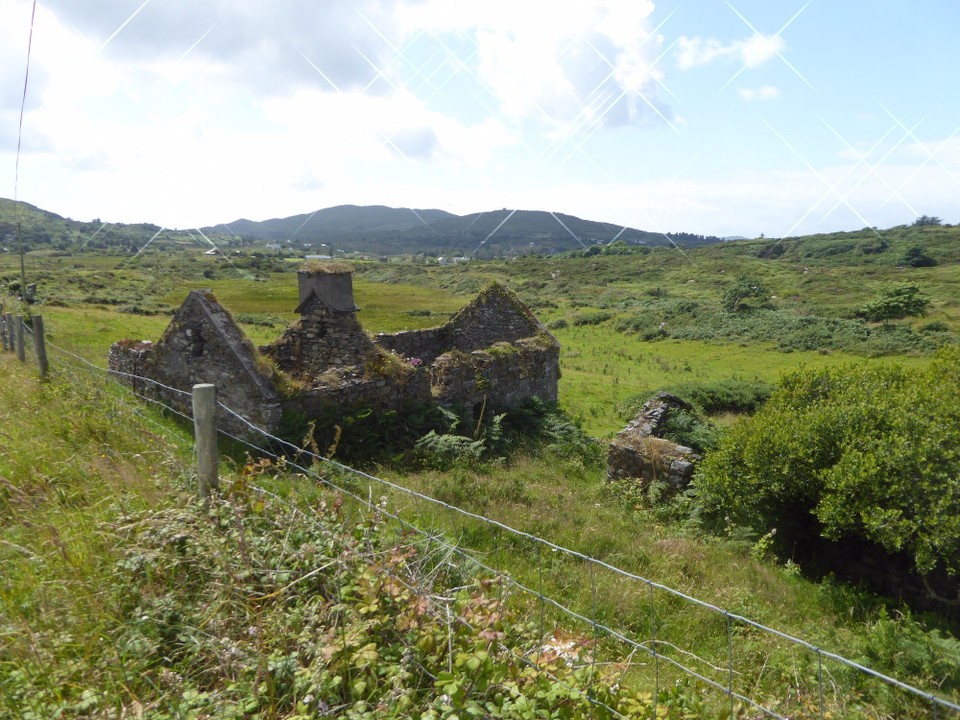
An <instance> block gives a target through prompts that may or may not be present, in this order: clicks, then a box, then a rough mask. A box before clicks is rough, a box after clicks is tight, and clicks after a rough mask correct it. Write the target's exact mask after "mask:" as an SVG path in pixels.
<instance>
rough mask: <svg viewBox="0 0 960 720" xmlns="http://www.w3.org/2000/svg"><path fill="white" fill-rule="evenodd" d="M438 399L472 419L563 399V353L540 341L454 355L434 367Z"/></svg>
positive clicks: (450, 353)
mask: <svg viewBox="0 0 960 720" xmlns="http://www.w3.org/2000/svg"><path fill="white" fill-rule="evenodd" d="M430 371H431V377H432V392H433V397H434V399H435V401H436V402H437V403H439V404H441V405H443V406H445V407H448V408H450V409H451V410H453V411H454V412H456V413H458V414H460V415H464V416H467V417H470V416H474V417H477V416H479V413H480V412H481V411H482V410H489V411H497V410H505V409H509V408H511V407H517V406H519V405H520V404H522V403H523V402H524V401H525V400H527V399H529V398H531V397H538V398H540V399H541V400H543V401H544V402H548V403H554V402H556V401H557V382H558V380H559V378H560V350H559V348H558V347H554V346H547V347H543V346H539V345H538V344H537V343H536V341H534V340H529V339H528V340H521V341H519V342H518V343H515V344H513V345H511V344H509V343H503V344H495V345H493V346H491V348H489V349H488V350H476V351H474V352H471V353H463V352H460V351H451V352H449V353H445V354H444V355H441V356H440V357H439V358H437V360H436V362H435V363H433V365H432V366H431V369H430Z"/></svg>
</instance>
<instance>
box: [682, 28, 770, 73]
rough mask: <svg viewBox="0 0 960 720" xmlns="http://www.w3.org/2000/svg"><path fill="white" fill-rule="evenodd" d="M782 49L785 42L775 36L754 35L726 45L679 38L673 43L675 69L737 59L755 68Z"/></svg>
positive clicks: (712, 41) (687, 68) (746, 65)
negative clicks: (675, 49) (675, 45)
mask: <svg viewBox="0 0 960 720" xmlns="http://www.w3.org/2000/svg"><path fill="white" fill-rule="evenodd" d="M785 48H786V43H785V42H784V40H783V38H782V37H780V36H779V35H759V34H755V35H753V36H751V37H749V38H747V39H746V40H736V41H734V42H732V43H729V44H726V45H725V44H723V43H722V42H721V41H720V40H717V39H715V38H707V39H704V38H700V37H693V38H689V37H686V36H681V37H680V38H679V39H678V40H677V67H678V68H680V69H681V70H689V69H691V68H694V67H699V66H702V65H709V64H710V63H713V62H715V61H718V60H739V61H740V63H741V64H743V65H744V66H745V67H747V68H755V67H759V66H760V65H763V64H764V63H765V62H767V60H770V59H771V58H773V57H776V55H777V54H778V53H780V52H783V50H784V49H785Z"/></svg>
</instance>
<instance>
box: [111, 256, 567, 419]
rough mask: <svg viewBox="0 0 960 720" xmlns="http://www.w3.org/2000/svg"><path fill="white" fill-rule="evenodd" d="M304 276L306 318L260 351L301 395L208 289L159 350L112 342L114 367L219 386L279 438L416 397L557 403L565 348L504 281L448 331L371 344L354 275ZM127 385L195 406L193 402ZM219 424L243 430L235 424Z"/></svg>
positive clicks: (483, 405) (462, 410)
mask: <svg viewBox="0 0 960 720" xmlns="http://www.w3.org/2000/svg"><path fill="white" fill-rule="evenodd" d="M299 281H300V287H299V296H300V304H299V305H298V307H297V311H298V312H299V313H300V316H301V317H300V320H298V321H297V322H296V323H295V324H293V325H291V326H290V327H289V328H287V330H286V331H285V332H284V333H283V335H282V336H281V337H280V338H279V339H278V340H277V341H276V342H275V343H273V344H271V345H268V346H265V347H263V348H261V351H262V352H263V354H264V356H265V359H266V360H268V361H270V362H272V363H274V364H275V365H276V367H277V369H278V370H280V371H282V372H283V373H284V374H285V375H286V377H287V378H288V379H289V380H290V381H291V382H290V383H289V385H290V388H289V390H290V391H291V392H293V394H292V395H289V396H288V397H286V398H282V397H281V393H280V391H279V387H278V385H277V381H276V379H275V378H274V374H273V370H272V368H271V366H270V365H269V364H268V363H267V362H264V360H263V359H261V358H260V357H259V356H258V353H257V351H256V350H255V349H254V348H253V346H252V345H251V344H250V342H249V341H248V340H247V339H246V337H245V336H244V335H243V333H242V332H241V331H240V329H239V328H238V327H237V326H236V325H235V324H234V322H233V320H232V318H230V315H229V313H227V311H226V310H225V309H224V308H223V307H222V306H221V305H220V304H219V303H218V302H217V301H216V299H215V298H214V297H213V296H212V295H211V294H210V293H209V291H193V292H191V293H190V294H189V295H188V296H187V299H186V300H185V301H184V303H183V305H181V307H180V308H179V309H178V310H177V312H176V314H175V315H174V317H173V319H172V320H171V322H170V324H169V325H168V327H167V329H166V330H165V331H164V333H163V336H162V337H161V338H160V340H159V341H158V342H157V344H156V345H154V346H150V345H149V344H143V343H137V342H134V341H123V342H121V343H118V344H117V345H115V346H114V348H113V349H111V352H110V358H109V363H110V367H111V369H112V370H114V371H115V372H117V373H128V374H130V375H143V376H147V377H150V378H152V379H154V380H156V381H157V382H159V383H162V384H164V385H169V386H171V387H173V388H178V389H182V390H186V391H189V390H190V388H191V387H192V386H193V384H195V383H200V382H205V383H213V384H215V385H216V386H217V388H218V391H219V393H220V398H221V400H222V401H223V403H224V404H226V405H228V406H229V407H231V408H233V409H234V410H235V411H237V412H238V413H239V414H241V415H243V416H245V417H247V418H249V419H250V420H251V422H253V423H254V424H256V425H259V426H260V427H262V428H263V429H265V430H267V431H268V432H271V433H275V431H276V430H277V428H279V426H280V424H281V419H282V417H283V415H284V414H285V413H286V414H289V415H290V416H291V419H292V417H293V416H294V415H299V416H302V417H305V418H307V419H309V418H319V417H321V416H327V415H329V412H330V411H331V410H333V411H336V410H337V409H341V410H343V409H345V408H363V407H368V408H372V409H374V410H389V409H400V408H401V407H402V406H403V405H404V404H405V403H407V401H411V400H412V401H419V402H424V403H436V404H440V405H443V406H446V407H448V408H451V409H453V410H454V411H456V412H457V413H459V414H461V415H467V416H469V415H470V414H471V413H472V414H475V415H476V414H479V413H480V412H483V411H484V409H489V410H490V411H491V412H492V411H500V410H505V409H509V408H512V407H517V406H519V405H520V404H522V403H523V402H524V401H525V400H527V399H529V398H531V397H539V398H540V399H542V400H544V401H545V402H549V403H552V402H556V400H557V383H558V381H559V377H560V346H559V343H557V341H556V339H555V338H554V337H553V336H552V335H550V333H549V332H547V331H546V329H545V328H544V327H543V326H542V325H541V324H540V323H539V322H538V321H537V319H536V318H535V317H534V316H533V314H532V313H531V312H530V311H529V310H528V309H527V308H526V306H524V305H523V303H521V302H520V301H519V300H518V299H517V297H516V295H514V294H513V293H512V292H510V291H509V290H507V289H506V288H504V287H503V286H501V285H499V284H494V285H491V286H490V287H488V288H487V289H486V290H484V291H483V292H482V293H480V295H478V297H477V298H476V299H475V300H474V301H472V302H471V303H469V304H467V305H466V306H465V307H464V308H463V309H461V310H460V311H459V312H458V313H456V314H455V315H454V316H453V317H452V318H451V319H450V320H449V321H448V322H446V323H444V324H443V325H441V326H440V327H437V328H431V329H427V330H415V331H412V332H405V333H395V334H390V335H379V336H378V337H377V339H376V341H374V340H373V339H371V338H370V336H368V335H367V333H366V332H365V331H364V330H363V328H362V327H361V325H360V323H359V322H358V320H357V317H356V313H355V310H356V306H355V305H354V304H353V299H352V298H353V295H352V281H351V276H350V273H349V271H348V270H343V269H342V268H341V267H340V266H336V267H335V268H331V267H328V266H324V268H320V269H317V268H313V269H311V270H309V271H304V272H301V273H300V274H299ZM130 384H131V385H134V387H135V389H136V390H137V391H138V392H140V393H141V394H144V395H149V394H153V396H155V397H158V398H162V399H163V400H164V401H165V402H168V403H171V404H173V405H174V406H175V407H181V408H184V407H186V408H187V409H189V397H184V396H182V395H180V394H179V393H176V392H173V393H171V392H169V391H165V390H163V389H162V388H160V389H158V388H156V387H153V388H150V387H147V386H146V385H143V386H142V387H137V386H136V384H135V381H131V382H130ZM294 388H300V389H299V390H295V389H294ZM220 421H221V422H222V426H223V427H225V428H228V429H230V430H232V431H233V432H242V431H244V427H243V426H242V425H238V421H237V420H236V418H233V417H229V416H227V417H223V418H220ZM243 434H244V435H245V436H246V437H250V434H249V433H246V432H243Z"/></svg>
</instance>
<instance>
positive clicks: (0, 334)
mask: <svg viewBox="0 0 960 720" xmlns="http://www.w3.org/2000/svg"><path fill="white" fill-rule="evenodd" d="M0 339H2V340H3V351H4V352H6V351H7V316H6V315H5V314H4V312H3V310H2V309H0Z"/></svg>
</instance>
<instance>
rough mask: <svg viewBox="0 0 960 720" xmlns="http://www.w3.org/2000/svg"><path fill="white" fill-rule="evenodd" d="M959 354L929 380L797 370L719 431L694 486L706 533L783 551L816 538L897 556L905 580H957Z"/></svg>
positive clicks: (947, 352)
mask: <svg viewBox="0 0 960 720" xmlns="http://www.w3.org/2000/svg"><path fill="white" fill-rule="evenodd" d="M958 447H960V350H958V349H957V348H950V349H944V350H942V351H941V353H940V354H939V355H938V356H937V358H936V359H935V361H934V362H933V363H931V365H930V366H929V367H928V368H924V369H921V370H909V371H908V370H906V369H904V368H903V367H901V366H897V365H865V364H859V365H851V366H846V367H835V368H830V369H823V370H799V371H796V372H794V373H792V374H790V375H787V376H785V377H784V379H783V381H782V383H781V386H780V388H779V389H778V390H777V391H776V392H775V393H774V394H773V396H772V397H771V399H770V401H769V402H768V403H767V404H766V405H765V406H764V407H763V408H762V409H761V410H760V411H759V412H758V413H757V414H756V415H755V416H754V417H753V418H750V419H745V420H742V421H741V422H739V423H738V424H737V425H736V426H734V427H733V428H732V429H731V430H730V431H728V432H727V433H726V434H725V435H724V438H723V440H722V442H721V444H720V446H719V448H718V449H717V450H716V451H714V452H713V453H711V454H709V455H708V456H707V458H706V459H705V461H704V463H703V465H702V466H701V468H700V470H699V472H698V474H697V477H696V480H695V485H696V488H697V491H698V492H699V494H700V498H701V502H702V503H703V509H704V513H705V517H707V518H712V522H713V524H714V526H715V527H718V526H720V525H721V524H723V523H729V522H734V523H736V524H742V525H745V526H748V527H752V528H754V529H755V530H756V531H757V532H758V533H761V534H762V533H765V532H767V531H769V530H770V529H771V528H774V527H775V528H778V530H780V533H779V534H778V536H777V537H778V541H779V542H780V544H781V547H790V546H791V545H792V544H793V543H801V542H804V541H805V540H806V539H809V538H810V537H813V536H816V535H820V536H822V537H824V538H828V539H831V540H841V539H844V538H860V539H862V540H866V541H868V542H870V543H874V544H876V545H878V546H880V547H882V548H883V549H884V550H885V551H887V552H888V553H891V554H892V553H898V552H904V553H907V554H908V555H909V557H911V558H912V561H913V565H914V567H915V569H916V570H917V571H918V572H920V573H928V572H930V571H932V570H933V569H934V568H935V567H937V566H938V565H942V566H945V567H946V569H947V570H948V571H949V572H951V573H954V572H957V571H960V485H958V483H957V480H956V478H957V477H958V476H960V454H958V452H957V448H958Z"/></svg>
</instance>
